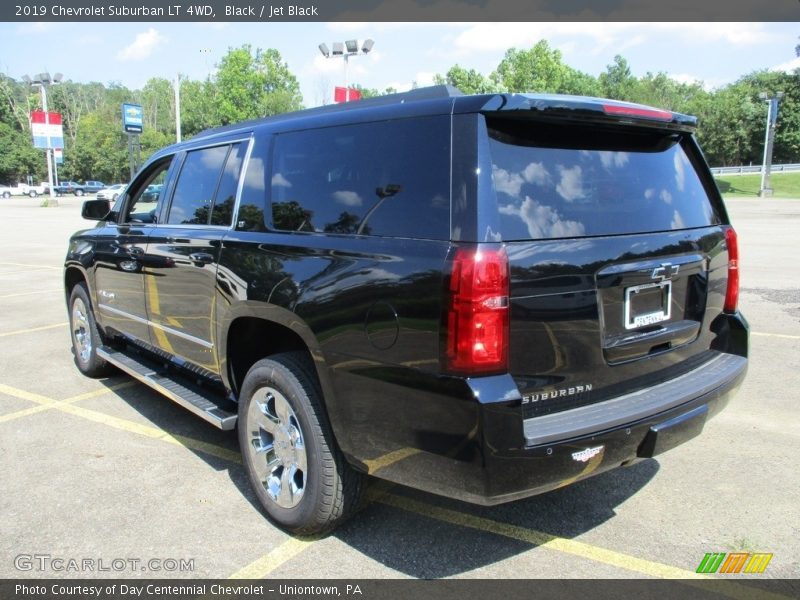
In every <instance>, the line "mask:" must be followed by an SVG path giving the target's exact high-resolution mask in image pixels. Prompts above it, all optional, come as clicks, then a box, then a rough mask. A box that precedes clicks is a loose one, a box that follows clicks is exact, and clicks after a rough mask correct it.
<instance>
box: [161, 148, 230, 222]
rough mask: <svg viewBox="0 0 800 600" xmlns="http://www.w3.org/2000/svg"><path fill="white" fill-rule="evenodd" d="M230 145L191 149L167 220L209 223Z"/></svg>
mask: <svg viewBox="0 0 800 600" xmlns="http://www.w3.org/2000/svg"><path fill="white" fill-rule="evenodd" d="M228 148H229V146H215V147H213V148H203V149H202V150H194V151H192V152H189V153H187V155H186V159H185V160H184V162H183V167H182V168H181V173H180V175H179V177H178V182H177V184H176V185H175V193H174V194H173V195H172V205H171V206H170V209H169V216H168V217H167V223H169V224H173V225H175V224H181V225H186V224H190V225H196V224H207V223H208V219H209V211H210V210H211V206H212V203H213V200H214V192H215V191H216V189H217V184H218V183H219V180H220V174H221V171H222V165H223V164H224V162H225V159H226V158H227V156H228Z"/></svg>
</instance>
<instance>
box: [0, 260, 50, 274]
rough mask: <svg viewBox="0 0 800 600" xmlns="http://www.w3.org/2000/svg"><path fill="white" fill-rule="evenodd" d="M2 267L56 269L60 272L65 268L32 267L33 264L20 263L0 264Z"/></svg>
mask: <svg viewBox="0 0 800 600" xmlns="http://www.w3.org/2000/svg"><path fill="white" fill-rule="evenodd" d="M0 266H2V267H29V268H32V269H54V270H56V271H60V270H61V269H63V268H64V267H62V266H55V265H31V264H28V263H18V262H0ZM20 272H21V271H20Z"/></svg>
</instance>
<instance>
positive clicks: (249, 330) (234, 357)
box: [226, 317, 308, 394]
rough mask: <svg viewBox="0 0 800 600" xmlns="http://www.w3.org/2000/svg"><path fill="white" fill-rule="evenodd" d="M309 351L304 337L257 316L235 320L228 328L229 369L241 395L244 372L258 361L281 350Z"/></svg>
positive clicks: (232, 381) (232, 385) (232, 383)
mask: <svg viewBox="0 0 800 600" xmlns="http://www.w3.org/2000/svg"><path fill="white" fill-rule="evenodd" d="M293 350H300V351H303V352H308V347H307V346H306V344H305V342H304V341H303V339H302V338H301V337H300V336H299V335H297V334H296V333H295V332H294V331H292V330H291V329H289V328H288V327H284V326H283V325H279V324H277V323H273V322H271V321H265V320H263V319H258V318H255V317H241V318H239V319H236V320H235V321H234V322H233V323H232V324H231V326H230V329H229V330H228V347H227V353H226V356H227V359H228V372H229V373H230V376H231V382H230V383H231V387H232V388H233V390H234V392H235V393H237V394H238V392H239V390H240V389H241V387H242V382H243V381H244V377H245V375H247V372H248V371H249V370H250V367H252V366H253V365H254V364H255V363H256V362H257V361H259V360H261V359H262V358H266V357H267V356H271V355H272V354H277V353H278V352H289V351H293Z"/></svg>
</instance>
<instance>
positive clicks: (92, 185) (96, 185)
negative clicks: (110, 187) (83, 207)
mask: <svg viewBox="0 0 800 600" xmlns="http://www.w3.org/2000/svg"><path fill="white" fill-rule="evenodd" d="M106 187H107V186H106V184H105V183H103V182H102V181H87V182H86V183H84V184H83V191H84V193H86V194H96V193H97V192H99V191H100V190H104V189H106Z"/></svg>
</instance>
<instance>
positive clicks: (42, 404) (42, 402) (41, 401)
mask: <svg viewBox="0 0 800 600" xmlns="http://www.w3.org/2000/svg"><path fill="white" fill-rule="evenodd" d="M137 383H138V382H137V381H126V382H123V383H118V384H117V385H112V386H109V387H107V388H103V389H99V390H95V391H93V392H86V393H85V394H79V395H77V396H72V397H71V398H67V399H66V400H57V401H54V402H52V403H48V402H47V401H48V400H50V398H45V397H44V396H39V395H38V394H34V395H33V396H34V397H35V398H36V399H35V400H34V399H32V398H31V397H28V398H24V399H25V400H31V401H33V402H37V403H38V405H37V406H32V407H30V408H25V409H23V410H18V411H16V412H13V413H10V414H7V415H0V423H7V422H8V421H15V420H16V419H21V418H22V417H27V416H28V415H35V414H37V413H40V412H43V411H45V410H52V409H54V408H57V407H58V406H60V405H63V404H71V403H73V402H80V401H81V400H87V399H89V398H97V397H99V396H104V395H105V394H108V393H110V392H115V391H117V390H120V389H123V388H126V387H132V386H134V385H136V384H137ZM5 387H6V390H9V389H10V390H12V393H8V391H5V390H0V391H5V393H6V394H7V395H9V396H16V397H17V398H19V397H21V396H20V393H21V392H22V390H17V389H16V388H9V387H8V386H5Z"/></svg>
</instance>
